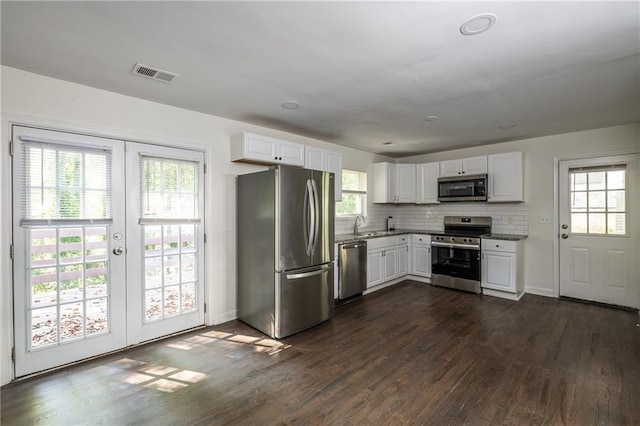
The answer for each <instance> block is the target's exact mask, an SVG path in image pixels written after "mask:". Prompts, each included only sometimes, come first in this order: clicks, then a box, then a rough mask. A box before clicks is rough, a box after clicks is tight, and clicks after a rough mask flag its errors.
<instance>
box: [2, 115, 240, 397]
mask: <svg viewBox="0 0 640 426" xmlns="http://www.w3.org/2000/svg"><path fill="white" fill-rule="evenodd" d="M12 126H25V127H35V128H42V129H48V130H53V131H60V132H68V133H77V134H81V135H86V136H92V137H103V138H108V139H119V140H123V141H127V142H135V143H143V144H151V145H162V146H167V147H171V148H178V149H183V148H184V149H190V150H193V151H200V152H203V153H204V162H205V167H206V165H207V164H212V162H213V158H214V157H213V155H214V153H213V151H212V149H211V148H208V147H206V145H205V144H204V143H203V142H198V141H195V140H193V139H188V138H185V139H174V138H170V137H166V136H159V135H153V134H149V133H142V132H136V131H120V130H117V129H108V128H104V127H96V126H91V125H87V124H80V123H77V122H69V121H62V120H55V119H49V118H43V117H38V116H32V115H23V114H13V113H3V114H0V165H1V166H2V171H0V203H1V204H0V205H1V206H2V209H3V211H4V212H6V214H4V215H2V218H1V219H0V225H2V226H1V229H0V238H1V241H5V243H4V244H0V280H2V281H1V282H3V283H10V285H2V286H0V386H4V385H5V384H8V383H10V382H12V381H13V380H15V378H16V376H15V362H14V360H13V356H12V349H13V348H14V346H15V336H14V328H15V324H14V309H13V259H12V258H11V253H10V246H11V245H12V244H13V229H12V224H13V213H12V202H13V193H12V185H13V180H12V179H13V178H12V170H11V164H12V156H11V155H9V146H10V142H11V134H12V130H11V129H12ZM204 186H205V191H208V190H209V188H213V187H214V186H215V185H213V178H212V174H211V173H205V175H204ZM211 198H212V197H207V199H206V200H205V205H204V215H205V218H203V229H204V232H205V234H209V235H212V232H213V228H212V226H213V225H212V224H213V220H206V219H207V216H208V215H209V214H210V213H209V212H211V214H215V208H214V204H212V201H211ZM207 246H208V244H204V247H203V250H204V258H205V265H204V266H203V267H204V295H203V297H204V301H205V303H206V304H207V311H206V312H205V317H204V319H205V325H211V324H214V323H215V319H222V320H226V319H227V316H228V315H226V313H225V314H221V313H220V312H216V311H215V309H212V308H213V307H214V306H215V305H214V303H213V296H214V293H215V289H212V288H211V286H212V283H213V282H214V281H213V278H212V268H211V267H210V266H209V263H210V261H209V256H210V250H208V247H207ZM219 322H222V321H219Z"/></svg>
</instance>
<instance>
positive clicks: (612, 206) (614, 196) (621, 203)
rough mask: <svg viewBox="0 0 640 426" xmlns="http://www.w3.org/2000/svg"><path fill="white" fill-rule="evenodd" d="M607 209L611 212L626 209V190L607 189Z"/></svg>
mask: <svg viewBox="0 0 640 426" xmlns="http://www.w3.org/2000/svg"><path fill="white" fill-rule="evenodd" d="M607 210H608V211H610V212H623V211H625V193H624V191H607Z"/></svg>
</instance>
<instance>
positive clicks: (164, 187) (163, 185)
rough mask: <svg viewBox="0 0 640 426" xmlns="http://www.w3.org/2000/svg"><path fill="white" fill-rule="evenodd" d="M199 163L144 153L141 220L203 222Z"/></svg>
mask: <svg viewBox="0 0 640 426" xmlns="http://www.w3.org/2000/svg"><path fill="white" fill-rule="evenodd" d="M199 167H200V163H199V162H197V161H188V160H177V159H171V158H163V157H158V156H149V155H144V154H141V155H140V191H141V194H140V195H141V196H140V219H139V223H140V224H141V225H142V224H152V223H155V224H179V223H200V221H201V218H200V217H199V216H198V203H199V194H198V187H199V185H198V177H199Z"/></svg>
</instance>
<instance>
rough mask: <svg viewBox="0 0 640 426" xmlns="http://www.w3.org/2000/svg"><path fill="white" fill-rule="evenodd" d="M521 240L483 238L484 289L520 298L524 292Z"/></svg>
mask: <svg viewBox="0 0 640 426" xmlns="http://www.w3.org/2000/svg"><path fill="white" fill-rule="evenodd" d="M523 258H524V256H523V253H522V242H521V241H504V240H491V239H483V240H482V264H481V274H482V289H483V292H484V293H485V294H488V295H490V296H498V297H505V298H508V299H514V300H517V299H519V298H520V297H521V296H522V294H523V293H524V282H523V268H522V259H523Z"/></svg>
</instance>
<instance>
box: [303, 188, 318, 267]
mask: <svg viewBox="0 0 640 426" xmlns="http://www.w3.org/2000/svg"><path fill="white" fill-rule="evenodd" d="M304 201H305V202H304V212H303V214H304V242H305V244H306V246H307V256H311V254H312V250H313V227H314V222H315V209H314V206H313V205H314V199H313V186H312V185H311V179H307V192H306V193H305V194H304Z"/></svg>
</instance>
